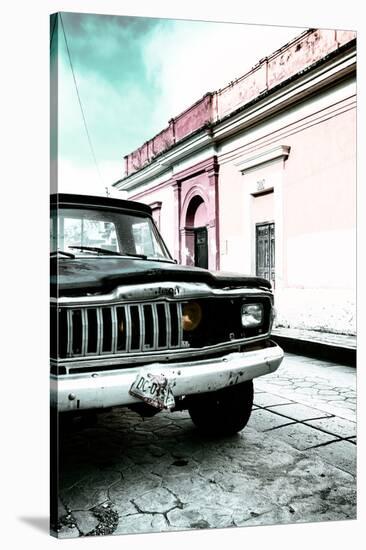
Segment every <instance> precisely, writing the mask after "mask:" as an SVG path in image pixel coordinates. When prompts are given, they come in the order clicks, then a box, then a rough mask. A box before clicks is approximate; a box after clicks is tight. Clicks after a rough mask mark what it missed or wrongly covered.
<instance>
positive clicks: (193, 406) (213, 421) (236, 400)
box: [188, 380, 254, 436]
mask: <svg viewBox="0 0 366 550" xmlns="http://www.w3.org/2000/svg"><path fill="white" fill-rule="evenodd" d="M253 393H254V392H253V380H248V381H247V382H243V383H242V384H237V385H235V386H229V387H228V388H224V389H222V390H218V391H216V392H209V393H204V394H197V395H193V396H191V397H190V401H189V406H188V412H189V414H190V416H191V419H192V421H193V423H194V424H195V425H196V427H197V428H198V429H199V430H200V431H201V432H202V433H204V434H206V435H220V436H224V435H233V434H235V433H237V432H240V431H241V430H242V429H243V428H244V427H245V426H246V424H247V423H248V420H249V418H250V414H251V412H252V406H253Z"/></svg>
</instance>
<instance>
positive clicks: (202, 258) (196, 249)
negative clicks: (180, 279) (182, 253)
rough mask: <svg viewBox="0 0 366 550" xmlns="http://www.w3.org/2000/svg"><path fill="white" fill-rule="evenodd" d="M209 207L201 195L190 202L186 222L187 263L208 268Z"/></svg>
mask: <svg viewBox="0 0 366 550" xmlns="http://www.w3.org/2000/svg"><path fill="white" fill-rule="evenodd" d="M207 224H208V220H207V207H206V204H205V201H204V200H203V198H202V197H201V196H200V195H195V196H194V197H192V199H191V200H190V202H189V205H188V208H187V214H186V220H185V233H186V252H187V263H188V264H189V265H195V266H198V267H203V268H205V269H207V268H208V237H207Z"/></svg>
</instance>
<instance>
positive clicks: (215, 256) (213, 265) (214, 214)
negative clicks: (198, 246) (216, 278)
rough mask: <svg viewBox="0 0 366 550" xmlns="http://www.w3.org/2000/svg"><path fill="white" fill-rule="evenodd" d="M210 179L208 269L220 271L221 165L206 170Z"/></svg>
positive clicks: (214, 164) (214, 165) (216, 164)
mask: <svg viewBox="0 0 366 550" xmlns="http://www.w3.org/2000/svg"><path fill="white" fill-rule="evenodd" d="M205 171H206V174H207V177H208V205H207V207H208V212H207V214H208V228H207V234H208V235H207V236H208V267H209V269H216V270H218V269H220V242H219V239H220V236H219V164H218V162H217V158H216V157H215V160H214V163H213V165H212V166H210V167H209V168H206V170H205Z"/></svg>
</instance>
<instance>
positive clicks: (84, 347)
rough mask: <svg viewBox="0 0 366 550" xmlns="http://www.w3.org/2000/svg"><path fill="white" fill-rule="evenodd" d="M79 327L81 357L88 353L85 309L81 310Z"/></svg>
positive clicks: (86, 313)
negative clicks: (80, 333)
mask: <svg viewBox="0 0 366 550" xmlns="http://www.w3.org/2000/svg"><path fill="white" fill-rule="evenodd" d="M81 326H82V338H81V355H86V353H87V351H88V312H87V310H86V309H82V310H81Z"/></svg>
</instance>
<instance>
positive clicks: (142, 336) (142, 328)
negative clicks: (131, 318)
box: [138, 304, 145, 351]
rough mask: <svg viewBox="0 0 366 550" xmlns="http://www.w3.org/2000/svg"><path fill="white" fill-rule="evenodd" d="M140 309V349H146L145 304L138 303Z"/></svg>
mask: <svg viewBox="0 0 366 550" xmlns="http://www.w3.org/2000/svg"><path fill="white" fill-rule="evenodd" d="M138 310H139V321H140V345H139V351H142V350H143V349H144V343H145V315H144V306H143V305H142V304H139V305H138Z"/></svg>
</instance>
